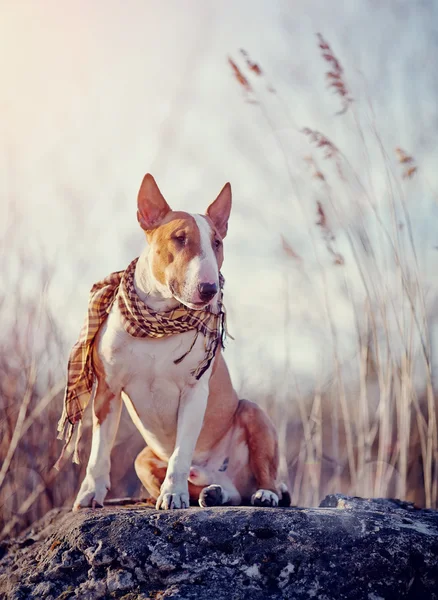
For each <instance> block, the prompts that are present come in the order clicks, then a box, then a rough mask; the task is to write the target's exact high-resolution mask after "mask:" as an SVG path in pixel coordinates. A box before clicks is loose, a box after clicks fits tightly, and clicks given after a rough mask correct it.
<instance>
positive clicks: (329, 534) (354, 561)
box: [0, 496, 438, 600]
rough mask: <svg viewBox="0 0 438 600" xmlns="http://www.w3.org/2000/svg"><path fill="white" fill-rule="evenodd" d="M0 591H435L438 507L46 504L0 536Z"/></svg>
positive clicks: (339, 500) (53, 595)
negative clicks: (20, 530) (31, 521)
mask: <svg viewBox="0 0 438 600" xmlns="http://www.w3.org/2000/svg"><path fill="white" fill-rule="evenodd" d="M0 597H1V598H11V599H17V600H18V599H25V598H26V599H27V598H39V599H40V598H45V599H47V600H50V599H59V600H67V598H81V599H84V600H86V599H94V598H124V599H125V600H134V599H136V598H139V599H147V598H153V599H161V598H163V599H164V598H178V599H187V600H189V599H192V598H193V599H197V600H204V599H208V600H239V599H245V598H250V599H251V600H271V599H272V600H273V599H277V598H291V599H304V598H306V599H307V598H321V599H325V600H331V599H333V600H340V599H343V598H351V599H354V600H361V599H366V600H378V599H379V598H383V599H385V600H387V599H397V600H398V599H401V598H412V599H415V600H427V599H428V598H431V599H432V598H436V599H438V512H437V511H429V510H418V509H416V508H415V507H414V506H413V505H410V504H407V503H402V502H398V501H391V500H362V499H360V498H347V497H343V496H328V497H327V498H326V499H325V500H324V501H323V502H322V503H321V506H320V508H283V509H264V508H250V507H239V508H229V507H228V508H227V507H222V508H210V509H200V508H199V509H198V508H190V509H188V510H180V511H170V512H158V511H156V510H154V509H152V508H148V507H146V506H144V505H136V506H132V505H131V506H123V507H121V506H120V507H114V506H113V507H106V508H104V509H101V510H95V511H93V510H90V509H87V510H82V511H81V512H79V513H72V512H69V511H66V510H58V509H55V510H52V511H51V512H50V513H48V514H47V515H46V517H45V518H43V519H42V520H41V521H40V522H39V523H37V524H35V525H34V527H33V528H32V529H30V530H29V531H28V532H26V533H25V534H23V535H22V536H21V537H20V538H17V539H16V540H9V541H8V542H3V545H0Z"/></svg>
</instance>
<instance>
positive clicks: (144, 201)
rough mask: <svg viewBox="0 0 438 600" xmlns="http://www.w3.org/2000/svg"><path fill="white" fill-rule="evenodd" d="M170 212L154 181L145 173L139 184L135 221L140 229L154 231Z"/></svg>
mask: <svg viewBox="0 0 438 600" xmlns="http://www.w3.org/2000/svg"><path fill="white" fill-rule="evenodd" d="M170 210H171V209H170V206H169V205H168V204H167V202H166V200H165V199H164V197H163V194H162V193H161V192H160V190H159V188H158V185H157V183H156V181H155V179H154V178H153V177H152V175H151V174H150V173H147V174H146V175H145V176H144V178H143V181H142V182H141V186H140V190H139V192H138V199H137V219H138V222H139V223H140V227H141V228H142V229H144V230H145V231H149V230H151V229H154V228H155V227H157V225H159V223H160V221H162V220H163V219H164V217H165V216H166V215H167V213H168V212H170Z"/></svg>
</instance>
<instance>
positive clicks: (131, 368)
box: [98, 309, 206, 404]
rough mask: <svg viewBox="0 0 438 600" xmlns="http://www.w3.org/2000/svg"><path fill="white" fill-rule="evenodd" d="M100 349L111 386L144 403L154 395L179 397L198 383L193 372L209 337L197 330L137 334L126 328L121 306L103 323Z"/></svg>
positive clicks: (169, 397)
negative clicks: (163, 334) (153, 335)
mask: <svg viewBox="0 0 438 600" xmlns="http://www.w3.org/2000/svg"><path fill="white" fill-rule="evenodd" d="M195 338H197V339H196V341H195V343H194V345H193V348H192V349H191V350H190V348H191V346H192V344H193V342H194V340H195ZM98 349H99V355H100V358H101V360H102V362H103V366H104V370H105V376H106V380H107V383H108V385H109V386H110V388H111V389H113V391H114V392H116V393H118V392H119V391H122V390H123V391H125V392H126V393H128V394H129V395H130V396H131V398H132V400H133V402H136V403H138V402H140V403H141V404H144V403H146V404H149V403H150V401H151V400H153V399H154V398H155V399H156V400H157V399H158V400H160V401H162V400H164V401H169V400H171V399H172V397H175V399H177V400H179V397H180V394H181V392H182V390H183V389H184V388H185V387H186V386H191V385H194V384H195V383H196V379H195V377H194V375H193V374H192V372H193V371H194V370H195V369H196V368H197V367H198V366H199V364H200V363H201V362H202V361H203V359H204V358H205V352H206V351H205V337H204V336H203V335H202V334H201V333H199V334H198V335H197V332H196V331H194V330H193V331H188V332H185V333H179V334H176V335H170V336H166V337H163V338H157V339H156V338H137V337H133V336H131V335H129V334H128V333H127V332H126V331H125V330H124V328H123V325H122V322H121V316H120V313H119V312H118V310H117V309H115V310H114V309H113V310H112V311H111V313H110V315H109V317H108V319H107V321H106V323H105V324H104V325H103V327H102V330H101V332H100V334H99V340H98ZM189 350H190V351H189ZM188 351H189V352H188ZM186 353H187V354H186ZM184 355H186V356H184ZM183 356H184V358H182V357H183ZM181 358H182V360H180V359H181Z"/></svg>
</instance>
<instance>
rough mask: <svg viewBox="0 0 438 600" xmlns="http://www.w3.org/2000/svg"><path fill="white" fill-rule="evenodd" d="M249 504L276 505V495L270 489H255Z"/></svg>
mask: <svg viewBox="0 0 438 600" xmlns="http://www.w3.org/2000/svg"><path fill="white" fill-rule="evenodd" d="M251 504H252V505H253V506H278V496H277V494H276V493H275V492H271V491H270V490H257V491H256V493H255V494H253V495H252V498H251Z"/></svg>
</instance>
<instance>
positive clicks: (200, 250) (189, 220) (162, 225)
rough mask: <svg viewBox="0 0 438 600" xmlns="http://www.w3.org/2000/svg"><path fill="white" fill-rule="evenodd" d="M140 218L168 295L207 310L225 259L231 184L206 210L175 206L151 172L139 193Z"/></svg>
mask: <svg viewBox="0 0 438 600" xmlns="http://www.w3.org/2000/svg"><path fill="white" fill-rule="evenodd" d="M137 206H138V210H137V218H138V221H139V223H140V226H141V227H142V229H144V231H145V232H146V237H147V240H148V244H149V248H150V250H149V264H150V268H151V271H152V275H153V277H154V278H155V280H156V281H157V282H159V284H160V288H161V289H162V291H163V295H164V296H166V297H172V296H173V297H174V298H176V299H177V300H178V301H179V302H182V304H184V305H185V306H188V307H189V308H193V309H202V308H205V307H206V306H208V305H209V304H211V303H213V302H214V300H215V298H216V296H217V293H218V291H219V270H220V268H221V266H222V262H223V259H224V254H223V239H224V237H225V236H226V233H227V226H228V218H229V216H230V211H231V186H230V184H229V183H227V184H226V185H225V186H224V188H223V189H222V191H221V192H220V194H219V196H218V197H217V198H216V200H215V201H214V202H213V203H212V204H210V206H209V207H208V208H207V211H206V213H205V215H192V214H189V213H186V212H182V211H173V210H172V209H171V208H170V206H169V205H168V204H167V202H166V200H165V199H164V197H163V195H162V194H161V192H160V190H159V189H158V186H157V184H156V182H155V179H154V178H153V177H152V175H149V174H147V175H145V177H144V179H143V182H142V184H141V187H140V191H139V193H138V204H137Z"/></svg>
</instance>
